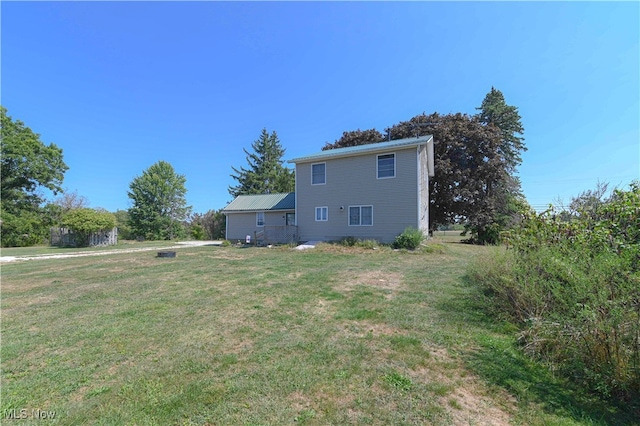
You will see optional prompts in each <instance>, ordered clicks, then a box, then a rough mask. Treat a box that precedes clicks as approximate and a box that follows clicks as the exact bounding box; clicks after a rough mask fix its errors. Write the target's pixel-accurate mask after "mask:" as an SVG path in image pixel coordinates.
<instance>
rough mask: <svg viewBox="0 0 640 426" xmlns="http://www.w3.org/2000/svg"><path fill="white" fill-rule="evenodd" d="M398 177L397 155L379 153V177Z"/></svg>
mask: <svg viewBox="0 0 640 426" xmlns="http://www.w3.org/2000/svg"><path fill="white" fill-rule="evenodd" d="M393 177H396V155H395V154H381V155H378V179H387V178H393Z"/></svg>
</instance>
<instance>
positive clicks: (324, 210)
mask: <svg viewBox="0 0 640 426" xmlns="http://www.w3.org/2000/svg"><path fill="white" fill-rule="evenodd" d="M327 220H329V207H316V222H326V221H327Z"/></svg>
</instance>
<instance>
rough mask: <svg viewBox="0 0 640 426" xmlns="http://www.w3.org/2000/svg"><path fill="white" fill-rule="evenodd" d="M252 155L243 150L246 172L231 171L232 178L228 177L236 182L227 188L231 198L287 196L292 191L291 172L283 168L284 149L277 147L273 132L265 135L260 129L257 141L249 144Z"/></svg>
mask: <svg viewBox="0 0 640 426" xmlns="http://www.w3.org/2000/svg"><path fill="white" fill-rule="evenodd" d="M251 148H252V149H253V152H249V151H247V150H246V149H244V152H245V154H246V155H247V157H246V158H247V163H248V168H244V167H240V169H236V168H235V167H231V168H232V169H233V171H234V172H235V174H232V175H231V177H232V178H234V179H235V180H236V181H238V184H237V185H236V186H230V187H229V194H231V195H232V196H233V197H237V196H238V195H246V194H269V193H278V192H291V191H293V190H294V187H295V179H294V172H293V171H292V170H289V169H288V168H286V167H285V166H284V165H283V163H284V162H283V160H282V156H283V155H284V152H285V149H284V148H283V147H282V145H281V144H280V140H279V139H278V135H277V134H276V132H275V131H274V132H272V133H271V134H269V132H267V129H262V133H261V134H260V138H259V139H258V140H256V141H255V142H253V144H251Z"/></svg>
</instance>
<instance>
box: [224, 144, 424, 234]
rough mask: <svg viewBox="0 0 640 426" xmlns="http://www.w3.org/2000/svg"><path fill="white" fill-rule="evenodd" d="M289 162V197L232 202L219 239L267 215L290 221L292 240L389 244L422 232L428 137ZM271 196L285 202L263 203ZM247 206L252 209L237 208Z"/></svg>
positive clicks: (280, 222)
mask: <svg viewBox="0 0 640 426" xmlns="http://www.w3.org/2000/svg"><path fill="white" fill-rule="evenodd" d="M289 163H293V164H295V169H296V188H295V193H291V194H265V195H264V196H260V195H258V196H240V197H238V198H237V199H236V200H234V201H233V202H231V203H230V204H229V206H227V207H226V208H225V209H224V210H223V211H224V213H225V214H226V215H227V239H240V238H243V235H245V234H246V235H250V233H251V234H255V232H256V230H255V226H253V225H254V224H258V223H260V224H261V226H260V227H269V226H270V225H269V224H267V222H266V218H268V217H269V215H271V216H272V217H273V219H274V226H282V225H285V224H286V225H292V223H291V222H294V223H293V226H295V231H291V230H288V231H287V235H295V238H296V239H297V240H298V241H311V240H314V241H336V240H341V239H343V238H345V237H355V238H360V239H375V240H377V241H379V242H382V243H389V242H392V241H393V240H394V239H395V237H396V236H397V235H398V234H400V233H401V232H402V231H403V230H404V229H405V228H406V227H409V226H411V227H414V228H417V229H421V230H423V231H424V232H425V234H426V233H427V231H428V226H429V177H430V176H433V172H434V161H433V137H432V136H422V137H419V138H408V139H401V140H395V141H390V142H381V143H374V144H368V145H360V146H356V147H348V148H339V149H332V150H327V151H321V152H318V153H316V154H312V155H308V156H304V157H299V158H294V159H292V160H289ZM248 197H252V198H248ZM253 197H255V198H253ZM279 197H280V198H281V199H287V200H288V201H289V203H284V204H282V203H281V204H280V205H281V206H282V207H283V209H278V208H277V207H278V206H277V203H276V205H275V206H272V205H271V204H273V203H269V202H268V201H269V200H272V201H274V200H276V199H278V198H279ZM291 201H293V207H294V209H293V210H291V207H292V206H291V203H290V202H291ZM249 202H251V203H252V204H253V205H254V206H258V207H257V208H255V209H246V208H245V209H244V210H242V211H240V210H238V209H237V207H238V206H239V205H241V206H243V207H247V206H249ZM234 206H235V207H234ZM285 208H286V209H285ZM262 218H264V219H265V220H261V219H262ZM275 222H277V223H275ZM248 225H252V226H253V227H252V228H251V229H250V228H248V227H247V226H248ZM258 232H261V231H260V230H258Z"/></svg>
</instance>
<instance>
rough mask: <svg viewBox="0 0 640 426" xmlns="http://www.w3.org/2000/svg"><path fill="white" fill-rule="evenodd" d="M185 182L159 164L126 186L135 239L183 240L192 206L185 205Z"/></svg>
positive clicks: (171, 169) (165, 163)
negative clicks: (131, 203)
mask: <svg viewBox="0 0 640 426" xmlns="http://www.w3.org/2000/svg"><path fill="white" fill-rule="evenodd" d="M186 181H187V179H186V178H185V176H184V175H180V174H177V173H176V172H175V170H174V169H173V166H171V164H169V163H167V162H166V161H158V162H157V163H155V164H154V165H152V166H151V167H149V168H148V169H146V170H145V171H144V172H142V175H141V176H138V177H136V178H134V179H133V181H132V182H131V184H130V185H129V189H130V191H129V192H128V195H129V198H130V199H131V201H132V202H133V205H132V206H131V208H130V209H129V226H130V227H131V232H132V233H133V234H134V235H136V236H143V237H144V238H146V239H152V240H166V239H173V238H176V237H182V236H184V232H185V231H184V226H183V225H182V222H183V221H185V220H186V219H187V218H188V216H189V214H190V212H191V206H188V205H187V201H186V198H185V195H186V193H187V189H186V187H185V183H186Z"/></svg>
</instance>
